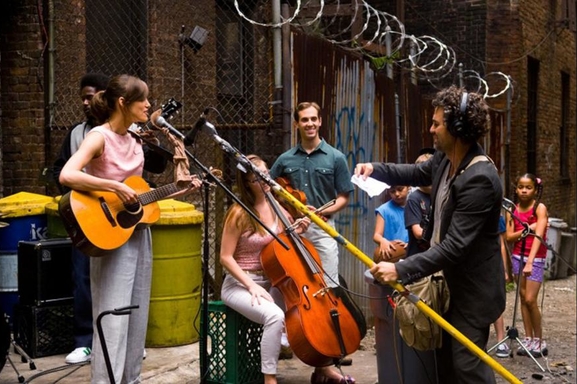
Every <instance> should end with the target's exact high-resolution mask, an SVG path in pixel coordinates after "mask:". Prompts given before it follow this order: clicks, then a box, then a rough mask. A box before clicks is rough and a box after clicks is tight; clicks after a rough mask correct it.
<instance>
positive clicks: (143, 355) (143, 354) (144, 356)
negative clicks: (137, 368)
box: [142, 349, 146, 360]
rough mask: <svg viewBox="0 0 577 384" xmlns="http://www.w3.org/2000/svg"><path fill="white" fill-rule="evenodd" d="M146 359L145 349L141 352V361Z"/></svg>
mask: <svg viewBox="0 0 577 384" xmlns="http://www.w3.org/2000/svg"><path fill="white" fill-rule="evenodd" d="M144 359H146V349H145V350H144V351H143V352H142V360H144Z"/></svg>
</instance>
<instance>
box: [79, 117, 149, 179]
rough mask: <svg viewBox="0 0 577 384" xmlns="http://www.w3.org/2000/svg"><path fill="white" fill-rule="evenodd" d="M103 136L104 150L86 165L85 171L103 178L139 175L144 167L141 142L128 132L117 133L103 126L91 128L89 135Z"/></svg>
mask: <svg viewBox="0 0 577 384" xmlns="http://www.w3.org/2000/svg"><path fill="white" fill-rule="evenodd" d="M93 132H98V133H99V134H101V135H102V136H104V151H103V152H102V155H100V156H99V157H96V158H94V159H92V160H90V162H89V163H88V164H87V165H86V173H88V174H90V175H93V176H97V177H101V178H103V179H109V180H116V181H124V180H125V179H126V178H127V177H129V176H135V175H136V176H141V175H142V170H143V168H144V151H143V149H142V144H141V143H140V142H139V141H138V140H137V139H136V138H135V137H134V136H132V135H131V134H130V133H128V132H127V133H126V134H125V135H119V134H117V133H115V132H112V131H111V130H110V129H107V128H105V127H103V126H98V127H94V128H92V130H91V131H90V133H89V134H90V135H92V134H93Z"/></svg>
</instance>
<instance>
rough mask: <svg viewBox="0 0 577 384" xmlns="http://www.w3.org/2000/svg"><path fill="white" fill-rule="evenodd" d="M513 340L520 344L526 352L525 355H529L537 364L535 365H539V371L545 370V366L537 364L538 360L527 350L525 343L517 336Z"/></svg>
mask: <svg viewBox="0 0 577 384" xmlns="http://www.w3.org/2000/svg"><path fill="white" fill-rule="evenodd" d="M515 340H517V343H519V345H520V346H521V348H523V349H524V350H525V353H527V356H529V357H530V358H531V359H532V360H533V361H534V362H535V364H537V366H538V367H539V369H541V372H545V368H543V367H542V366H541V364H539V362H538V361H537V359H535V356H533V354H532V353H531V351H529V349H527V347H526V346H525V344H523V342H522V341H521V340H520V339H519V338H518V337H517V338H516V339H515Z"/></svg>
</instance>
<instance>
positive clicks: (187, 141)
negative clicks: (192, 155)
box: [184, 108, 210, 145]
mask: <svg viewBox="0 0 577 384" xmlns="http://www.w3.org/2000/svg"><path fill="white" fill-rule="evenodd" d="M208 112H210V108H206V109H205V110H204V111H202V113H201V114H200V118H199V119H198V121H197V122H196V124H194V128H192V130H191V131H190V132H188V133H187V134H186V136H185V137H184V145H193V144H194V141H195V140H196V135H197V133H198V131H200V130H202V127H203V126H204V125H205V124H206V116H207V115H208Z"/></svg>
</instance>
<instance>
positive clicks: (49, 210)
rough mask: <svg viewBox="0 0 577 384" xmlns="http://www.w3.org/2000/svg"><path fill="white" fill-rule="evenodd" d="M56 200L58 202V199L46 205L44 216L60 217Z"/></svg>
mask: <svg viewBox="0 0 577 384" xmlns="http://www.w3.org/2000/svg"><path fill="white" fill-rule="evenodd" d="M58 200H60V199H59V198H55V199H54V200H53V201H51V202H49V203H48V204H46V207H45V209H46V214H47V215H50V216H60V213H59V212H58Z"/></svg>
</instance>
